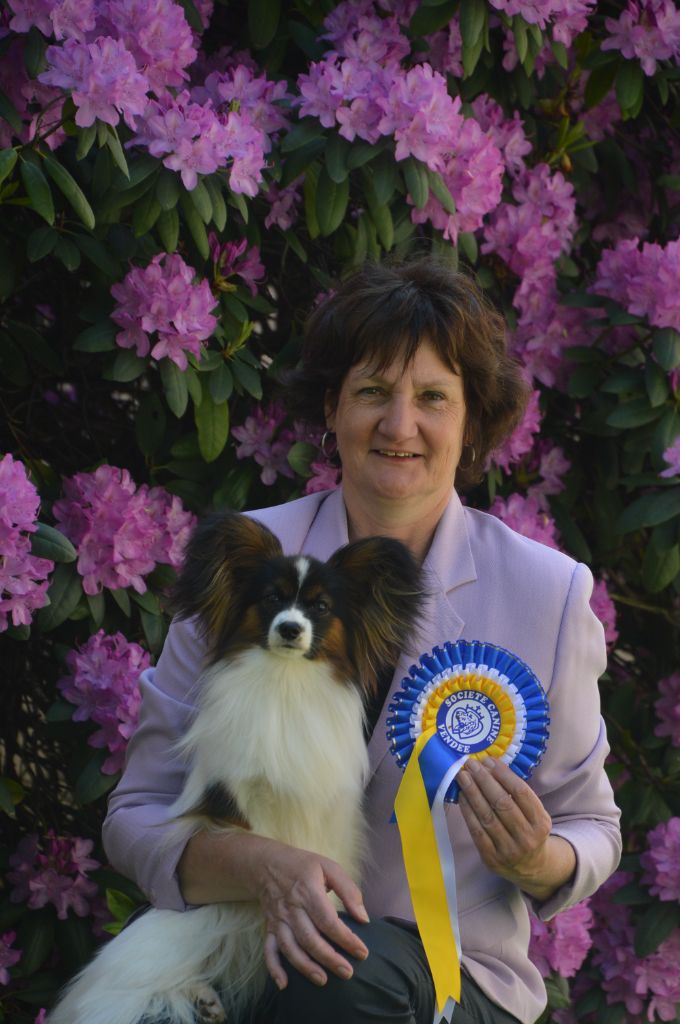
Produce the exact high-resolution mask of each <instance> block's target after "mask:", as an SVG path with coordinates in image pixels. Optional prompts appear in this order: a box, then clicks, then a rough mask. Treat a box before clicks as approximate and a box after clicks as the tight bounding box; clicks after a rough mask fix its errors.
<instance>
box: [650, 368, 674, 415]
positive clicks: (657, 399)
mask: <svg viewBox="0 0 680 1024" xmlns="http://www.w3.org/2000/svg"><path fill="white" fill-rule="evenodd" d="M645 388H646V389H647V397H648V398H649V403H650V405H651V406H653V407H654V408H657V406H659V405H663V403H664V402H665V401H666V399H667V398H668V393H669V386H668V375H667V374H666V373H664V371H663V370H662V369H661V367H660V366H658V365H657V363H653V362H651V361H650V362H648V363H647V365H646V366H645Z"/></svg>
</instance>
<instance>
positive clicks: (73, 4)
mask: <svg viewBox="0 0 680 1024" xmlns="http://www.w3.org/2000/svg"><path fill="white" fill-rule="evenodd" d="M50 18H51V20H52V27H53V29H54V35H55V38H56V39H77V40H78V41H79V42H81V43H84V42H86V41H87V36H88V33H90V32H93V31H94V28H95V25H96V23H97V11H96V7H95V2H94V0H62V2H61V3H56V4H55V5H54V7H53V8H52V11H51V13H50Z"/></svg>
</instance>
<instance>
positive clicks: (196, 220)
mask: <svg viewBox="0 0 680 1024" xmlns="http://www.w3.org/2000/svg"><path fill="white" fill-rule="evenodd" d="M180 206H181V208H182V216H183V217H184V223H185V224H186V226H187V228H188V229H189V234H190V235H191V237H192V238H193V240H194V244H195V246H196V248H197V249H198V252H199V254H200V255H201V257H202V258H203V259H204V260H207V259H208V257H209V256H210V246H209V245H208V235H207V233H206V230H205V224H204V223H203V221H202V220H201V218H200V217H199V215H198V211H197V210H196V207H195V206H194V204H193V202H192V200H191V199H190V197H189V194H188V192H182V194H181V196H180Z"/></svg>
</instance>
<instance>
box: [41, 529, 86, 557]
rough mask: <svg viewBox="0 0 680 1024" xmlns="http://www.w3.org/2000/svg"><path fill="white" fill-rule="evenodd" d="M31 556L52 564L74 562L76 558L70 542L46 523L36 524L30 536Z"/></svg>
mask: <svg viewBox="0 0 680 1024" xmlns="http://www.w3.org/2000/svg"><path fill="white" fill-rule="evenodd" d="M31 554H32V555H37V556H38V558H49V559H50V560H51V561H52V562H75V560H76V558H77V557H78V556H77V554H76V549H75V548H74V547H73V544H71V541H70V540H68V538H66V537H65V536H64V534H63V533H60V532H59V530H55V528H54V527H53V526H48V525H47V523H38V524H37V529H36V531H35V533H32V534H31Z"/></svg>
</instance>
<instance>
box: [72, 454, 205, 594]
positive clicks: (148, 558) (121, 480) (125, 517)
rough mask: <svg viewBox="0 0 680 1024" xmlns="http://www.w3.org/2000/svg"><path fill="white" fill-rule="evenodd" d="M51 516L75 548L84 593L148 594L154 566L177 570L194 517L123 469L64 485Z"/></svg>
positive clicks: (174, 498) (77, 478) (82, 475)
mask: <svg viewBox="0 0 680 1024" xmlns="http://www.w3.org/2000/svg"><path fill="white" fill-rule="evenodd" d="M53 511H54V516H55V519H56V521H57V523H58V525H59V527H60V529H61V530H62V531H63V533H64V534H65V535H66V536H67V537H68V538H69V540H71V541H72V542H73V544H75V546H76V548H77V549H78V572H79V573H80V575H81V576H82V577H83V590H84V591H85V593H86V594H98V593H100V592H101V590H102V587H109V588H110V589H111V590H118V589H119V588H121V587H133V588H134V589H135V590H136V591H137V592H138V593H140V594H143V593H144V592H145V590H146V583H145V581H144V576H146V575H147V574H148V573H150V572H151V571H152V570H153V569H154V568H155V566H156V564H157V563H158V562H161V563H164V564H169V565H172V566H173V567H175V568H177V567H178V566H179V565H180V564H181V561H182V554H183V549H184V545H185V544H186V541H187V538H188V536H189V532H190V531H191V528H192V527H193V524H194V517H193V516H192V515H191V513H189V512H186V511H185V510H184V508H183V507H182V503H181V501H180V499H179V498H178V497H177V496H176V495H172V496H171V495H170V494H168V493H167V491H164V490H163V488H162V487H153V488H149V487H147V485H146V484H142V485H141V486H140V487H137V486H136V485H135V483H134V481H133V480H132V478H131V477H130V474H129V473H128V471H127V470H126V469H118V468H117V467H115V466H107V465H104V466H99V467H98V469H96V470H95V471H94V473H76V475H75V476H73V477H71V478H70V479H68V480H65V481H64V497H63V498H62V499H60V500H59V501H56V502H55V503H54V508H53Z"/></svg>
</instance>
